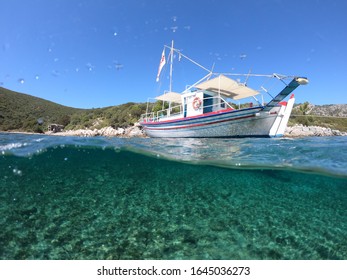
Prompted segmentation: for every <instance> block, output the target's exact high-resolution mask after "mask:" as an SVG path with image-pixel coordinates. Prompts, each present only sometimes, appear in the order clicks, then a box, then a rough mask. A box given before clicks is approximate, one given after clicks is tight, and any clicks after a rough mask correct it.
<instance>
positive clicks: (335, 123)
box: [288, 102, 347, 132]
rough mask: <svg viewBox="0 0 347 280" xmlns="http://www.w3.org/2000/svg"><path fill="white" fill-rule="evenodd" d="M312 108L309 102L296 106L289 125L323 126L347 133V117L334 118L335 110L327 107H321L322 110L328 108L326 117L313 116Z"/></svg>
mask: <svg viewBox="0 0 347 280" xmlns="http://www.w3.org/2000/svg"><path fill="white" fill-rule="evenodd" d="M312 106H313V105H310V104H309V103H308V102H305V103H302V104H299V105H297V106H295V107H294V109H293V111H292V114H291V116H290V119H289V122H288V125H289V126H293V125H295V124H302V125H305V126H321V127H327V128H331V129H337V130H340V131H342V132H347V118H346V117H334V115H335V114H336V112H334V111H332V110H334V109H329V108H328V106H326V105H322V106H320V108H325V107H326V108H325V115H324V116H318V115H312V113H311V111H312Z"/></svg>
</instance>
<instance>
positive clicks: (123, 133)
mask: <svg viewBox="0 0 347 280" xmlns="http://www.w3.org/2000/svg"><path fill="white" fill-rule="evenodd" d="M48 134H53V133H48ZM54 135H60V136H80V137H94V136H106V137H145V134H144V133H143V131H142V130H141V128H140V127H139V126H130V127H127V128H117V129H115V128H113V127H111V126H108V127H103V128H101V129H77V130H67V131H62V132H57V133H54Z"/></svg>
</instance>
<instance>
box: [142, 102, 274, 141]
mask: <svg viewBox="0 0 347 280" xmlns="http://www.w3.org/2000/svg"><path fill="white" fill-rule="evenodd" d="M279 108H280V107H278V108H274V109H273V110H271V111H270V112H262V111H261V107H258V108H254V109H246V110H235V111H231V112H227V113H217V114H213V115H207V116H205V115H202V116H197V117H194V118H188V119H187V118H186V119H180V120H176V121H162V122H161V121H158V122H147V123H146V122H144V123H141V125H142V126H143V128H144V131H145V132H146V134H147V135H148V136H150V137H166V138H175V137H179V138H187V137H192V138H209V137H276V136H277V135H276V134H274V135H271V134H270V131H271V130H272V128H273V125H274V124H275V123H276V119H277V120H278V118H281V116H279V115H278V114H277V113H278V111H279ZM277 123H281V122H277ZM276 130H277V129H276Z"/></svg>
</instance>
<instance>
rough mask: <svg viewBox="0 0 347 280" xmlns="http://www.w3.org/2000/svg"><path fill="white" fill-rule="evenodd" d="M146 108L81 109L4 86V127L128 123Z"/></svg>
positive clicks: (0, 108) (0, 104) (0, 118)
mask: <svg viewBox="0 0 347 280" xmlns="http://www.w3.org/2000/svg"><path fill="white" fill-rule="evenodd" d="M145 110H146V104H143V103H138V104H135V103H127V104H123V105H119V106H110V107H105V108H97V109H77V108H72V107H67V106H63V105H60V104H57V103H54V102H51V101H48V100H45V99H42V98H38V97H34V96H31V95H28V94H23V93H19V92H15V91H11V90H8V89H5V88H2V87H0V131H23V132H44V131H46V130H47V126H48V125H49V124H52V123H56V124H61V125H63V126H65V127H66V128H68V129H79V128H101V127H104V126H112V127H115V128H117V127H126V126H128V125H132V124H134V122H136V121H137V120H138V119H139V118H140V115H141V114H142V113H144V112H145Z"/></svg>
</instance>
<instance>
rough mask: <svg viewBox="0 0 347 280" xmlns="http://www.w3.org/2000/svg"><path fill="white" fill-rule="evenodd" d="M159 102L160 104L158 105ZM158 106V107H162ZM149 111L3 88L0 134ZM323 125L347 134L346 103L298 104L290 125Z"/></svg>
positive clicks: (132, 117) (118, 120)
mask: <svg viewBox="0 0 347 280" xmlns="http://www.w3.org/2000/svg"><path fill="white" fill-rule="evenodd" d="M159 103H160V102H159ZM159 103H158V106H159V107H158V108H161V104H159ZM145 111H146V104H145V103H132V102H130V103H126V104H122V105H118V106H110V107H105V108H97V109H76V108H71V107H66V106H63V105H59V104H57V103H54V102H51V101H47V100H45V99H42V98H38V97H34V96H31V95H28V94H23V93H18V92H14V91H11V90H8V89H5V88H1V87H0V131H21V132H45V131H47V127H48V125H49V124H52V123H57V124H61V125H63V126H65V129H66V130H77V129H101V128H104V127H113V128H115V129H117V128H125V127H128V126H131V125H133V124H134V123H136V122H137V121H138V120H139V118H140V116H141V114H143V113H144V112H145ZM295 124H302V125H305V126H321V127H326V128H331V129H337V130H340V131H342V132H347V104H337V105H320V106H317V105H313V104H310V103H308V102H305V103H303V104H297V105H296V106H295V107H294V109H293V112H292V116H291V118H290V120H289V125H290V126H292V125H295Z"/></svg>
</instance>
